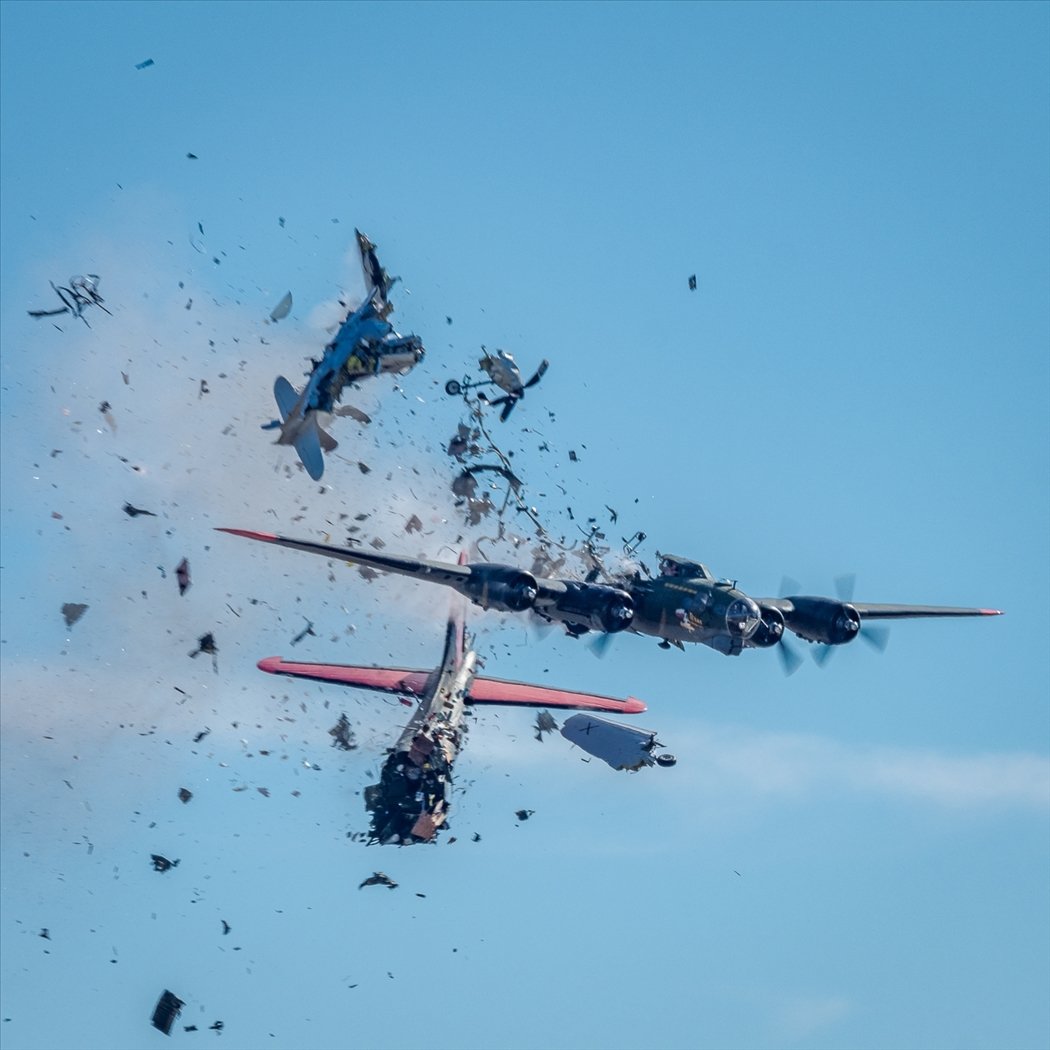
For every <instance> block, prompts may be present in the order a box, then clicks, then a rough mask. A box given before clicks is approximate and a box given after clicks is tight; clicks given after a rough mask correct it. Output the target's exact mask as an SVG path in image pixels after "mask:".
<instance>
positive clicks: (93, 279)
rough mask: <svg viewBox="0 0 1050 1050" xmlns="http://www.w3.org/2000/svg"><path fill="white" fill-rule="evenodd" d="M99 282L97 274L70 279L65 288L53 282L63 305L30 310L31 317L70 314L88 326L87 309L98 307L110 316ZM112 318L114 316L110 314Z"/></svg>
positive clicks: (54, 289)
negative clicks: (85, 311)
mask: <svg viewBox="0 0 1050 1050" xmlns="http://www.w3.org/2000/svg"><path fill="white" fill-rule="evenodd" d="M98 282H99V276H98V274H96V273H89V274H87V275H81V276H77V277H71V278H70V279H69V287H63V286H61V285H57V284H55V282H54V281H51V282H50V283H51V288H52V290H53V291H54V293H55V295H57V296H58V298H59V300H60V301H61V302H62V305H61V306H60V307H58V308H56V309H53V310H29V311H28V313H29V316H30V317H56V316H57V315H58V314H65V313H70V314H72V315H73V316H74V317H79V318H80V319H81V320H82V321H83V322H84V324H87V323H88V322H87V318H86V317H85V316H84V309H85V307H88V306H97V307H98V308H99V309H100V310H103V311H105V313H107V314H108V313H109V310H106V308H105V306H103V305H102V304H103V302H104V301H105V300H104V299H103V298H102V296H101V295H99V294H98ZM110 316H111V317H112V316H113V315H112V314H110ZM88 327H89V328H90V327H91V326H90V325H88Z"/></svg>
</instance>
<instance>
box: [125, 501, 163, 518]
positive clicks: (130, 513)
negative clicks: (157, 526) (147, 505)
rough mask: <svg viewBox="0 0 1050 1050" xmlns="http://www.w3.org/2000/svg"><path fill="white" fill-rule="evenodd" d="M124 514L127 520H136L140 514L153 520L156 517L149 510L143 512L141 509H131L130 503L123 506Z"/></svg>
mask: <svg viewBox="0 0 1050 1050" xmlns="http://www.w3.org/2000/svg"><path fill="white" fill-rule="evenodd" d="M123 509H124V513H125V514H126V515H127V516H128V517H129V518H137V517H138V516H139V515H140V514H145V515H146V516H147V517H150V518H155V517H156V516H157V515H156V514H154V513H153V511H151V510H143V509H142V508H141V507H133V506H132V505H131V504H130V503H125V504H124V508H123Z"/></svg>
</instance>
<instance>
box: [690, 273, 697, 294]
mask: <svg viewBox="0 0 1050 1050" xmlns="http://www.w3.org/2000/svg"><path fill="white" fill-rule="evenodd" d="M689 291H691V292H695V291H696V274H695V273H694V274H690V276H689Z"/></svg>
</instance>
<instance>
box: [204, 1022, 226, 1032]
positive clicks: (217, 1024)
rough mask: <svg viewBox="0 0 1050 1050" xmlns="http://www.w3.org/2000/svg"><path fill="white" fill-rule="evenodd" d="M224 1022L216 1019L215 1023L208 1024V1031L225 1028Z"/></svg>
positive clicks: (218, 1030) (217, 1030)
mask: <svg viewBox="0 0 1050 1050" xmlns="http://www.w3.org/2000/svg"><path fill="white" fill-rule="evenodd" d="M225 1027H226V1026H225V1024H223V1022H222V1021H216V1022H215V1024H210V1025H208V1031H209V1032H221V1031H222V1030H223V1028H225Z"/></svg>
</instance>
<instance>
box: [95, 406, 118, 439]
mask: <svg viewBox="0 0 1050 1050" xmlns="http://www.w3.org/2000/svg"><path fill="white" fill-rule="evenodd" d="M98 410H99V411H100V412H101V413H102V418H103V419H104V420H105V421H106V425H107V426H108V427H109V429H110V430H112V431H113V432H114V433H116V430H117V421H116V420H115V419H114V418H113V406H112V405H111V404H110V403H109V402H108V401H103V402H102V404H100V405H99V406H98Z"/></svg>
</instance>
